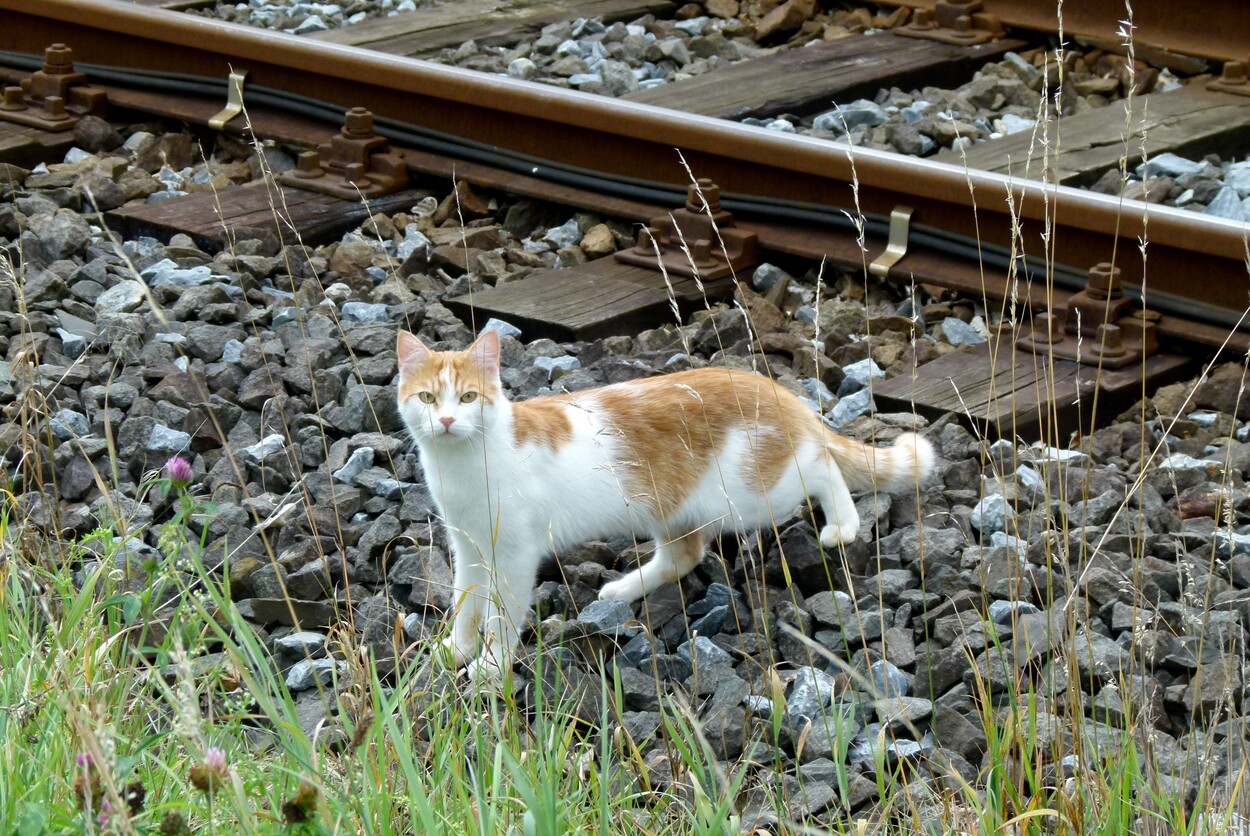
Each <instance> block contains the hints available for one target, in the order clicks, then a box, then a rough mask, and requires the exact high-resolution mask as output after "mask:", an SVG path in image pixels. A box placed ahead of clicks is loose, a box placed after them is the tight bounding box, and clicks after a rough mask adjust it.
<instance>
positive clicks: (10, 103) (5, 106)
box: [0, 87, 26, 110]
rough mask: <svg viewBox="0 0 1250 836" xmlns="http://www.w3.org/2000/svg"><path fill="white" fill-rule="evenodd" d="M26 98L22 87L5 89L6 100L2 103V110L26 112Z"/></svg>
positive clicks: (0, 106) (0, 103)
mask: <svg viewBox="0 0 1250 836" xmlns="http://www.w3.org/2000/svg"><path fill="white" fill-rule="evenodd" d="M25 109H26V97H25V95H24V92H23V90H22V88H21V87H6V88H4V100H3V101H0V110H25Z"/></svg>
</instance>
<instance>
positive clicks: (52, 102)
mask: <svg viewBox="0 0 1250 836" xmlns="http://www.w3.org/2000/svg"><path fill="white" fill-rule="evenodd" d="M43 115H44V116H45V117H46V118H48V119H64V118H65V117H66V115H67V114H66V113H65V100H64V99H62V98H61V97H60V96H47V97H45V98H44V100H43Z"/></svg>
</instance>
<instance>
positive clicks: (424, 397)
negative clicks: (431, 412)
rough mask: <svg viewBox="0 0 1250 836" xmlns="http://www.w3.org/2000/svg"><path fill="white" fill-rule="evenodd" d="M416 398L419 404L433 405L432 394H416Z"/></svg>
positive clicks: (433, 398)
mask: <svg viewBox="0 0 1250 836" xmlns="http://www.w3.org/2000/svg"><path fill="white" fill-rule="evenodd" d="M417 397H418V398H420V399H421V403H434V401H435V397H434V393H433V392H418V393H417Z"/></svg>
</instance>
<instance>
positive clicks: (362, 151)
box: [281, 107, 408, 200]
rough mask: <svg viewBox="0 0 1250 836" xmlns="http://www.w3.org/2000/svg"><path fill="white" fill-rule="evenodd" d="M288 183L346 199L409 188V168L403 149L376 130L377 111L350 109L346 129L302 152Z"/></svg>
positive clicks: (344, 124)
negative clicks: (398, 149) (395, 149)
mask: <svg viewBox="0 0 1250 836" xmlns="http://www.w3.org/2000/svg"><path fill="white" fill-rule="evenodd" d="M281 180H282V182H283V183H284V184H285V185H288V186H292V187H294V188H297V189H305V190H308V191H313V192H320V193H321V194H328V195H332V196H333V197H337V198H341V199H343V200H360V199H361V198H364V199H372V198H375V197H381V196H382V195H387V194H394V193H395V192H398V191H401V190H402V189H405V188H407V187H408V167H407V165H406V163H405V161H404V155H403V152H401V151H392V150H390V143H389V142H388V141H387V140H386V137H381V136H378V135H377V134H375V133H374V132H373V114H372V113H371V112H370V111H368V110H367V109H365V108H363V107H353V108H352V109H351V110H349V111H347V114H346V116H345V117H344V121H343V128H342V130H340V131H339V133H338V134H336V135H335V136H333V137H331V138H330V141H329V142H327V143H324V144H322V145H320V146H318V148H317V150H316V151H304V152H303V153H301V154H300V155H299V159H298V160H297V162H296V168H295V170H294V171H288V172H287V173H285V174H283V175H282V178H281Z"/></svg>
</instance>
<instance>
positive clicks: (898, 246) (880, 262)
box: [868, 206, 915, 279]
mask: <svg viewBox="0 0 1250 836" xmlns="http://www.w3.org/2000/svg"><path fill="white" fill-rule="evenodd" d="M913 211H915V210H913V209H912V208H911V207H910V206H897V207H895V209H894V211H893V212H891V213H890V241H889V243H888V244H886V247H885V252H883V253H882V254H881V255H879V256H877V257H876V258H875V259H873V262H872V264H869V265H868V272H869V273H872V274H873V275H874V276H878V277H880V278H883V279H884V278H885V277H886V276H888V275H890V268H891V267H893V266H894V265H895V264H898V262H899V260H901V259H902V257H903V256H905V255H907V235H908V232H909V230H910V229H911V213H912V212H913Z"/></svg>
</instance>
